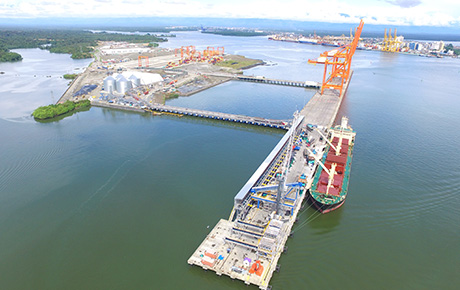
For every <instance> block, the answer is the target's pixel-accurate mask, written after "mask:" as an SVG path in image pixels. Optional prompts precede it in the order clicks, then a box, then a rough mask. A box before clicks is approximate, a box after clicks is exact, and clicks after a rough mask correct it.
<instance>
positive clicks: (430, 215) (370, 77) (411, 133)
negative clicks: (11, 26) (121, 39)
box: [0, 32, 460, 289]
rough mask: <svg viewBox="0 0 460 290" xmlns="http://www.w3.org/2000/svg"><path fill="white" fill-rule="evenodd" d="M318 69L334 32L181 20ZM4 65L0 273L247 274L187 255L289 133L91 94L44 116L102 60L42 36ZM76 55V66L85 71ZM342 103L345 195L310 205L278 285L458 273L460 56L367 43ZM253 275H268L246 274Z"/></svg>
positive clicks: (202, 103)
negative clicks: (144, 108) (272, 30)
mask: <svg viewBox="0 0 460 290" xmlns="http://www.w3.org/2000/svg"><path fill="white" fill-rule="evenodd" d="M161 45H162V46H164V47H171V48H175V47H179V46H182V45H195V46H196V47H197V48H198V49H203V48H205V47H206V46H225V49H226V52H229V53H236V54H242V55H245V56H248V57H253V58H259V59H263V60H266V61H270V62H271V63H273V64H275V65H273V66H261V67H256V68H253V69H250V70H248V71H246V72H245V73H246V74H254V75H264V76H267V77H274V78H280V79H291V80H314V81H320V80H321V77H322V72H323V68H322V67H321V66H313V65H308V64H307V60H308V59H309V58H315V57H317V56H318V55H319V53H321V52H323V51H324V50H325V48H324V47H319V46H311V45H303V44H295V43H282V42H273V41H268V40H267V39H266V38H263V37H256V38H240V37H223V36H217V35H204V34H200V33H197V32H179V33H177V37H176V38H171V39H170V42H168V43H164V44H161ZM18 51H19V52H20V53H21V54H22V55H23V57H24V60H23V61H22V62H21V63H15V64H5V63H3V64H0V71H4V72H5V74H4V75H0V128H1V129H0V133H1V142H0V161H1V162H0V233H1V236H0V273H1V274H0V288H1V289H242V288H246V286H245V285H244V284H243V283H240V282H236V281H232V280H231V279H229V278H226V277H218V276H217V275H215V274H214V272H210V271H208V272H206V271H203V270H201V269H200V268H198V267H190V266H188V265H187V263H186V261H187V259H188V258H189V256H190V255H191V254H192V252H193V251H194V250H195V249H196V247H197V246H198V245H199V244H200V243H201V241H202V240H203V239H204V237H205V236H206V235H207V234H208V233H209V231H210V229H211V228H212V227H213V226H214V225H215V224H216V223H217V221H218V220H219V219H220V218H228V215H229V214H230V211H231V209H232V205H233V197H234V195H235V194H236V193H237V192H238V190H239V189H240V188H241V186H242V185H243V184H244V183H245V182H246V180H247V179H248V178H249V177H250V175H251V174H252V173H253V172H254V170H255V169H256V168H257V167H258V165H259V164H260V163H261V162H262V160H263V159H264V158H265V157H266V156H267V154H268V153H269V152H270V151H271V149H272V148H273V147H274V146H275V144H276V143H277V142H278V141H279V139H280V138H281V137H282V135H283V132H282V131H278V130H272V129H263V128H256V127H249V126H240V125H235V124H227V123H219V122H216V121H206V120H201V119H192V118H185V117H184V118H176V117H169V116H155V117H154V116H149V115H142V114H138V113H130V112H123V111H115V110H108V109H102V108H91V110H90V111H87V112H81V113H78V114H75V115H72V116H70V117H67V118H65V119H63V120H60V121H55V122H49V123H37V122H35V121H34V120H33V118H31V117H30V113H31V112H32V111H33V110H34V109H35V108H36V107H37V106H39V105H46V104H48V103H51V102H52V101H56V100H57V99H58V98H59V97H60V95H61V94H62V93H63V92H64V91H65V89H66V87H67V81H66V80H64V79H62V78H61V76H62V75H63V74H64V73H69V72H73V71H78V70H81V68H83V67H85V66H87V65H88V64H89V62H90V60H78V61H77V60H72V59H70V57H69V56H68V55H59V54H50V53H48V52H47V51H42V50H38V49H30V50H29V49H28V50H18ZM76 68H78V69H77V70H76ZM353 69H354V75H353V78H352V82H351V85H350V87H349V90H348V93H347V95H346V97H345V100H344V104H343V107H342V109H341V112H340V114H341V115H347V116H348V117H349V118H350V124H351V125H352V126H353V128H354V129H355V130H356V131H357V132H358V135H357V137H356V146H355V151H354V159H353V169H352V174H351V183H350V187H349V196H348V198H347V202H346V203H345V205H344V206H343V207H342V208H340V209H339V210H336V211H334V212H332V213H329V214H326V215H320V214H318V213H317V212H316V211H314V210H313V209H311V208H308V207H306V208H305V210H304V211H302V212H301V213H300V215H299V221H298V223H297V224H296V225H295V227H294V232H295V233H294V236H293V238H291V239H289V241H288V243H287V246H288V247H289V250H288V252H287V254H283V256H282V258H281V260H280V263H281V265H282V267H281V272H280V273H276V274H275V275H274V277H273V279H272V281H271V284H272V285H273V286H274V287H275V289H307V288H308V289H457V288H458V285H460V277H459V275H458V270H459V269H460V210H459V205H460V195H459V190H458V188H459V187H460V170H459V166H458V162H459V160H460V153H459V150H458V145H456V144H457V142H458V140H460V130H459V129H458V124H460V114H459V113H460V100H459V98H458V92H459V90H460V80H459V78H460V61H459V60H455V59H450V58H444V59H433V58H422V57H418V56H410V55H401V54H388V53H380V52H368V51H357V52H356V54H355V56H354V60H353ZM313 93H314V92H313V91H311V90H304V89H301V88H289V87H281V86H271V85H261V84H252V83H239V82H229V83H225V84H222V85H220V86H217V87H214V88H211V89H209V90H207V91H204V92H201V93H199V94H196V95H192V96H190V97H184V98H178V99H175V100H170V101H169V102H168V103H169V104H171V105H178V106H188V107H195V108H203V109H209V110H216V111H222V112H230V113H237V114H248V115H253V116H260V117H269V118H279V119H288V118H290V117H291V116H292V113H293V112H294V111H295V110H296V109H300V108H302V107H303V105H304V104H305V103H306V102H308V100H309V99H310V97H311V96H312V95H313ZM250 288H252V289H256V288H255V287H253V286H251V287H250Z"/></svg>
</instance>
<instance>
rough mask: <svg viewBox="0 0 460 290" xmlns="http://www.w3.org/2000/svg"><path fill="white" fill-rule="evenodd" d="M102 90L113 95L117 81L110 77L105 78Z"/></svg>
mask: <svg viewBox="0 0 460 290" xmlns="http://www.w3.org/2000/svg"><path fill="white" fill-rule="evenodd" d="M104 90H105V91H106V92H109V93H113V91H116V90H117V81H116V80H115V79H114V78H113V77H111V76H108V77H106V78H105V79H104Z"/></svg>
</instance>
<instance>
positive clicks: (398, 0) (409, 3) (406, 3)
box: [386, 0, 422, 8]
mask: <svg viewBox="0 0 460 290" xmlns="http://www.w3.org/2000/svg"><path fill="white" fill-rule="evenodd" d="M386 2H388V3H390V4H393V5H396V6H399V7H402V8H411V7H415V6H418V5H420V4H422V1H421V0H393V1H391V0H386Z"/></svg>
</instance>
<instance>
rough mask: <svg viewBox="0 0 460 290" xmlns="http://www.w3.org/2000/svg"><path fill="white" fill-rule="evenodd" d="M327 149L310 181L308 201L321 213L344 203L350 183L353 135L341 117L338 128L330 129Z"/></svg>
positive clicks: (344, 119)
mask: <svg viewBox="0 0 460 290" xmlns="http://www.w3.org/2000/svg"><path fill="white" fill-rule="evenodd" d="M328 135H329V136H328V138H326V140H327V142H328V146H326V148H325V151H324V154H323V157H322V158H321V160H318V163H319V165H320V166H318V169H317V171H316V173H315V176H314V178H313V184H312V187H311V189H310V200H311V202H312V203H313V204H314V205H315V207H316V208H317V209H318V210H319V211H320V212H321V213H328V212H330V211H333V210H335V209H337V208H339V207H340V206H342V204H343V203H344V202H345V198H346V197H347V192H348V183H349V180H350V171H351V161H352V158H353V145H354V142H355V136H356V132H354V131H353V129H352V128H351V127H350V126H348V119H347V118H346V117H343V118H342V122H341V124H340V125H337V126H335V127H333V128H331V129H330V130H329V134H328Z"/></svg>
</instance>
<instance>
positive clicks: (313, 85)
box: [236, 76, 321, 89]
mask: <svg viewBox="0 0 460 290" xmlns="http://www.w3.org/2000/svg"><path fill="white" fill-rule="evenodd" d="M236 80H238V81H244V82H253V83H261V84H270V85H280V86H289V87H300V88H309V89H319V88H321V84H320V83H318V82H313V81H305V82H299V81H289V80H278V79H270V78H266V77H262V76H237V77H236Z"/></svg>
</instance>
